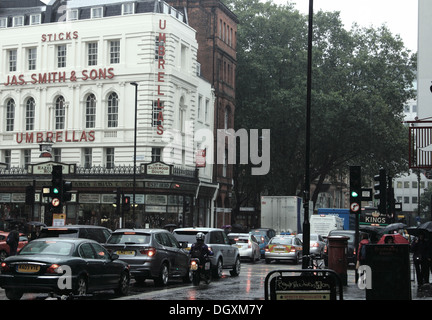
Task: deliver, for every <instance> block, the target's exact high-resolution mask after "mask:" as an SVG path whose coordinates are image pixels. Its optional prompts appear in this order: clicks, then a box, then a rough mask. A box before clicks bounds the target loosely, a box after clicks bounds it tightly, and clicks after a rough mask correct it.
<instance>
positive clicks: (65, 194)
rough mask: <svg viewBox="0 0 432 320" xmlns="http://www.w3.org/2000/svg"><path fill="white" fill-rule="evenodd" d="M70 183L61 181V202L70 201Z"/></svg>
mask: <svg viewBox="0 0 432 320" xmlns="http://www.w3.org/2000/svg"><path fill="white" fill-rule="evenodd" d="M71 190H72V182H71V181H63V184H62V190H61V191H62V193H61V195H62V202H66V201H70V200H71V199H72V193H71V192H70V191H71Z"/></svg>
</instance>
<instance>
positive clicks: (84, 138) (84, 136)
mask: <svg viewBox="0 0 432 320" xmlns="http://www.w3.org/2000/svg"><path fill="white" fill-rule="evenodd" d="M79 141H80V142H81V141H87V135H86V132H85V131H83V132H82V133H81V138H80V140H79Z"/></svg>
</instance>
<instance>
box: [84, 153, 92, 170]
mask: <svg viewBox="0 0 432 320" xmlns="http://www.w3.org/2000/svg"><path fill="white" fill-rule="evenodd" d="M91 166H92V149H91V148H84V168H86V169H90V168H91Z"/></svg>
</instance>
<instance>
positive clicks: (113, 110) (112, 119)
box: [108, 92, 118, 128]
mask: <svg viewBox="0 0 432 320" xmlns="http://www.w3.org/2000/svg"><path fill="white" fill-rule="evenodd" d="M116 127H118V96H117V93H115V92H112V93H110V94H109V96H108V128H116Z"/></svg>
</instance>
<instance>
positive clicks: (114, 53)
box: [110, 40, 120, 63]
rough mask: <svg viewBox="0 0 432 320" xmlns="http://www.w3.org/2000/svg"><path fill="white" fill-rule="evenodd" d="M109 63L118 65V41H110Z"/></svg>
mask: <svg viewBox="0 0 432 320" xmlns="http://www.w3.org/2000/svg"><path fill="white" fill-rule="evenodd" d="M110 63H120V40H113V41H110Z"/></svg>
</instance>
